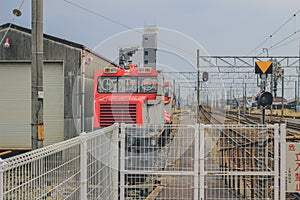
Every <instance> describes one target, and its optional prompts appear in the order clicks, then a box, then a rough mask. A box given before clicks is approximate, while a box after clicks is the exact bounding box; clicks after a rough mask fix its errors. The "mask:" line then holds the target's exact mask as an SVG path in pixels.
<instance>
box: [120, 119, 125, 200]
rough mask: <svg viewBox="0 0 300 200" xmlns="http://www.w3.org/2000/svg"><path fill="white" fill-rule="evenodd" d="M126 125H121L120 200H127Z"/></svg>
mask: <svg viewBox="0 0 300 200" xmlns="http://www.w3.org/2000/svg"><path fill="white" fill-rule="evenodd" d="M125 126H126V125H125V124H124V123H122V124H121V134H120V140H121V149H120V200H124V199H125V172H124V171H125V151H126V149H125Z"/></svg>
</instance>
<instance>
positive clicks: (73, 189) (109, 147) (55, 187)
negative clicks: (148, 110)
mask: <svg viewBox="0 0 300 200" xmlns="http://www.w3.org/2000/svg"><path fill="white" fill-rule="evenodd" d="M118 151H119V150H118V126H117V125H114V126H111V127H108V128H105V129H102V130H98V131H94V132H91V133H87V134H82V135H81V136H79V137H76V138H73V139H70V140H67V141H63V142H60V143H57V144H54V145H51V146H47V147H44V148H41V149H37V150H34V151H31V152H28V153H25V154H21V155H19V156H15V157H11V158H8V159H5V160H1V162H0V184H1V185H0V186H1V187H0V188H1V190H0V200H10V199H36V200H37V199H46V198H48V199H82V200H84V199H91V200H93V199H118Z"/></svg>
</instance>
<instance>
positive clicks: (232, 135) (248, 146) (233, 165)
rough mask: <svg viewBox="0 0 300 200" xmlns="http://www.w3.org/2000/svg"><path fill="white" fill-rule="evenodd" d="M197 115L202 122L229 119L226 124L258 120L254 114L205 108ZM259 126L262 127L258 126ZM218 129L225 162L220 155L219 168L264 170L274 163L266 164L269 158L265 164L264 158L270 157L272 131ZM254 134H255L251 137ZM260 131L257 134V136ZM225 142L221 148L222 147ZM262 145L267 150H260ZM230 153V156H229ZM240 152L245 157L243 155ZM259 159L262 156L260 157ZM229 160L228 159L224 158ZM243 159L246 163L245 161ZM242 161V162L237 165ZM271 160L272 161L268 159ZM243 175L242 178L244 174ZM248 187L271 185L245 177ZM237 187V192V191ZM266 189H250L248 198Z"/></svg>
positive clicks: (272, 138)
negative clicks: (240, 113)
mask: <svg viewBox="0 0 300 200" xmlns="http://www.w3.org/2000/svg"><path fill="white" fill-rule="evenodd" d="M201 113H202V114H201V117H202V121H205V122H207V123H209V124H222V120H221V119H222V118H224V117H226V120H225V121H227V122H228V121H229V120H231V121H233V123H230V124H237V123H240V124H247V125H250V124H259V123H258V119H257V118H254V117H251V118H250V117H248V116H246V115H239V116H236V115H233V114H231V115H228V114H227V115H224V114H222V113H221V114H220V115H215V113H214V114H212V112H211V111H210V110H208V109H205V108H201ZM262 127H263V126H262ZM219 131H220V139H219V140H220V143H221V144H220V147H219V151H221V153H222V157H223V156H225V155H227V158H226V159H225V161H224V160H223V158H222V161H221V165H220V167H221V168H222V169H223V170H225V171H226V170H229V171H235V170H238V171H239V170H241V171H244V170H246V171H247V169H252V170H259V169H261V170H268V169H270V170H271V168H273V167H274V166H273V165H272V164H271V165H269V161H268V162H267V163H266V161H265V160H264V159H265V158H268V159H271V160H272V159H274V153H273V152H274V150H273V149H274V137H273V136H272V134H273V133H272V131H271V130H268V131H267V132H266V133H264V134H261V133H260V131H258V132H256V133H252V134H249V133H247V132H245V131H244V130H239V129H235V128H228V129H225V130H219ZM254 134H256V135H257V136H258V137H254ZM260 134H261V135H260ZM224 144H225V147H223V146H224ZM265 147H268V148H266V149H267V151H265V150H262V149H265ZM229 155H230V156H229ZM241 155H243V156H244V157H245V158H243V156H242V157H241ZM262 158H263V159H262ZM228 160H229V161H228ZM245 160H246V162H245ZM241 163H244V164H241ZM270 163H272V162H270ZM245 178H246V177H245ZM245 184H249V185H250V187H251V188H254V186H255V185H257V186H258V188H267V187H269V186H271V183H270V182H268V181H267V180H264V178H258V179H257V180H253V179H249V180H247V183H246V181H245ZM239 192H240V191H239V189H238V190H237V193H239ZM266 193H267V191H266V190H254V189H251V197H255V198H264V197H266V195H267V194H266Z"/></svg>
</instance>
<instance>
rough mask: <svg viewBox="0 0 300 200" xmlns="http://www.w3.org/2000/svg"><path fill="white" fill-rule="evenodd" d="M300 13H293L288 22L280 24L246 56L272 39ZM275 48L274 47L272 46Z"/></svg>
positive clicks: (299, 11)
mask: <svg viewBox="0 0 300 200" xmlns="http://www.w3.org/2000/svg"><path fill="white" fill-rule="evenodd" d="M298 13H300V10H298V11H297V12H296V13H294V14H293V15H292V16H291V17H290V18H289V19H288V20H286V21H285V22H284V23H283V24H281V25H280V26H279V27H278V28H277V29H276V30H275V31H273V32H272V33H271V34H270V35H269V36H268V37H267V38H266V39H264V40H263V41H262V42H261V43H259V45H258V46H257V47H255V48H254V49H253V50H252V51H250V52H249V53H248V55H250V54H252V53H253V52H255V51H256V50H257V49H258V48H260V47H261V46H262V45H264V44H265V43H266V42H267V41H268V40H270V39H272V38H273V36H274V35H275V34H277V33H278V32H279V31H280V30H281V29H282V28H283V27H284V26H286V25H287V24H288V23H289V22H290V21H291V20H292V19H295V17H296V16H297V14H298ZM274 46H275V45H274Z"/></svg>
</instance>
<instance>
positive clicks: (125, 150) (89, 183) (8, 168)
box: [0, 124, 286, 200]
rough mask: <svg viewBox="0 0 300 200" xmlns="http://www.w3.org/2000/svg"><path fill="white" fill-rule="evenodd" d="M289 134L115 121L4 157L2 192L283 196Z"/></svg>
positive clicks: (29, 195)
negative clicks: (109, 124)
mask: <svg viewBox="0 0 300 200" xmlns="http://www.w3.org/2000/svg"><path fill="white" fill-rule="evenodd" d="M279 131H280V134H279ZM285 134H286V132H285V125H282V126H281V127H280V129H279V126H278V125H268V126H258V125H257V126H247V125H200V126H199V125H171V126H166V125H160V126H149V127H138V126H136V125H125V124H122V125H121V129H120V131H119V126H118V125H114V126H111V127H107V128H105V129H102V130H98V131H95V132H92V133H88V134H85V133H84V134H82V135H81V136H80V137H77V138H73V139H71V140H67V141H64V142H61V143H57V144H55V145H51V146H48V147H45V148H41V149H38V150H35V151H31V152H29V153H25V154H22V155H19V156H16V157H12V158H9V159H5V160H1V159H0V200H11V199H91V200H93V199H121V200H122V199H126V200H130V199H132V200H133V199H135V200H136V199H147V200H150V199H164V200H176V199H178V200H179V199H180V200H192V199H195V200H198V199H202V200H204V199H205V200H208V199H214V200H215V199H275V200H277V199H281V200H283V199H285V155H284V154H285V144H284V143H285ZM279 148H281V149H279ZM279 153H280V155H279Z"/></svg>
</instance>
